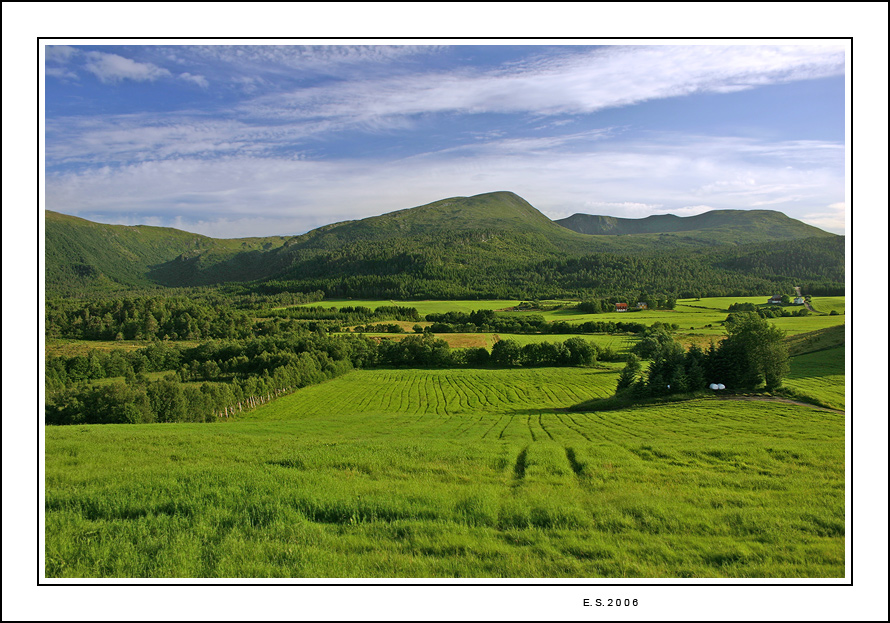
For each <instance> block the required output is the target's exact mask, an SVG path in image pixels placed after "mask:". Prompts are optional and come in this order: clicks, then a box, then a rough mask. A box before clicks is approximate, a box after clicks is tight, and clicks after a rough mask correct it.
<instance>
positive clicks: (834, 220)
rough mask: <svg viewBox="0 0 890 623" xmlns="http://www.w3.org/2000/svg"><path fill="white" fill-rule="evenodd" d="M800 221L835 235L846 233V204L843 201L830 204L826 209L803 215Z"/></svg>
mask: <svg viewBox="0 0 890 623" xmlns="http://www.w3.org/2000/svg"><path fill="white" fill-rule="evenodd" d="M801 220H802V221H804V222H806V223H809V224H810V225H815V226H816V227H821V228H822V229H824V230H827V231H830V232H834V233H836V234H843V233H846V230H847V204H846V203H845V202H843V201H840V202H838V203H832V204H830V205H828V206H827V209H824V210H819V211H816V212H811V213H809V214H804V215H803V216H802V217H801Z"/></svg>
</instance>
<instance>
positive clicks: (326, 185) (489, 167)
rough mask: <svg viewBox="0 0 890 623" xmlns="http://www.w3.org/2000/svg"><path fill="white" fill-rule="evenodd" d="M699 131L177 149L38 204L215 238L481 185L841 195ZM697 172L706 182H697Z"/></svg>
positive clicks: (609, 206)
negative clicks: (208, 153)
mask: <svg viewBox="0 0 890 623" xmlns="http://www.w3.org/2000/svg"><path fill="white" fill-rule="evenodd" d="M702 140H703V139H698V140H696V142H695V143H694V144H693V146H692V147H689V146H684V145H676V146H675V147H674V148H673V149H672V150H671V151H666V150H665V148H664V146H663V145H662V144H660V143H656V144H646V143H634V144H627V145H622V146H620V147H619V146H617V145H613V146H611V147H610V148H609V149H604V150H602V151H586V152H580V153H579V152H578V151H571V152H566V151H560V150H559V149H556V148H554V149H552V150H550V151H548V152H544V151H539V152H526V153H523V152H521V151H515V152H511V153H499V152H486V151H480V152H478V153H465V154H459V155H458V156H457V157H453V155H452V154H448V153H442V154H431V155H429V156H428V157H424V158H405V159H400V160H394V161H388V160H367V159H341V160H338V161H312V160H305V159H304V160H299V159H297V160H295V159H284V158H273V157H246V156H232V157H227V158H219V159H215V160H212V161H210V160H202V159H196V158H177V159H171V160H166V161H154V162H145V163H140V164H134V165H129V166H122V167H117V168H103V169H100V170H89V171H84V172H79V173H67V174H56V175H53V176H51V177H50V178H49V179H48V180H47V205H48V206H50V207H52V206H65V208H66V211H70V212H76V213H87V212H89V213H91V214H98V213H108V214H113V213H114V212H116V211H118V210H120V211H123V212H125V213H139V214H158V215H163V216H164V218H165V219H167V224H170V223H171V222H172V219H173V218H175V217H182V218H183V219H185V221H182V222H188V223H191V224H192V225H191V226H192V228H193V230H197V231H199V232H201V233H208V232H210V231H211V230H212V231H214V233H215V234H216V235H219V233H220V232H222V231H224V230H225V229H226V225H225V224H224V223H234V222H239V223H241V222H242V220H243V219H249V218H250V217H251V215H253V214H262V215H264V216H265V217H266V219H267V220H266V221H265V222H263V224H262V227H260V226H259V224H257V225H255V226H253V227H250V228H248V229H244V228H240V225H239V229H234V228H233V229H231V230H230V231H229V234H228V235H229V236H235V235H239V236H240V235H247V234H246V232H247V231H250V232H252V233H253V234H256V235H259V234H265V235H268V234H278V233H301V232H303V231H306V230H308V229H310V228H313V227H317V226H320V225H323V224H326V223H330V222H334V221H338V220H346V219H353V218H363V217H366V216H372V215H374V214H381V213H384V212H387V211H391V210H396V209H401V208H406V207H412V206H414V205H419V204H422V203H425V202H428V201H434V200H437V199H441V198H444V197H448V196H453V195H455V194H461V195H473V194H477V193H483V192H489V191H493V190H512V191H514V192H517V193H518V194H519V195H521V196H523V197H525V198H526V199H528V200H529V201H530V202H531V203H532V204H533V205H535V206H536V207H538V208H539V209H541V210H542V211H543V212H544V213H545V214H547V215H548V216H550V217H551V218H562V217H565V216H569V215H571V214H573V213H575V212H579V211H580V212H587V213H600V214H609V215H612V216H625V217H631V218H638V217H641V216H645V215H647V214H651V213H655V212H658V213H669V212H670V213H674V214H678V215H684V216H688V215H690V214H697V213H700V212H704V211H707V210H708V209H712V208H720V209H733V208H737V209H750V208H751V207H752V203H753V201H770V200H775V201H774V203H773V204H772V206H773V207H775V209H781V210H782V211H784V212H786V213H787V214H789V215H791V216H794V217H795V218H803V219H804V220H806V219H807V218H809V217H810V216H812V218H814V219H820V218H823V217H822V215H821V214H817V210H815V209H814V206H818V205H821V204H820V203H819V201H820V198H821V197H825V196H829V197H831V196H835V197H842V196H843V174H842V173H840V174H839V173H838V172H837V171H835V170H833V169H825V170H821V171H813V170H810V169H795V168H786V167H775V166H771V165H762V166H752V165H751V163H749V162H747V161H740V160H739V159H738V158H737V157H735V156H734V155H733V154H732V152H731V151H724V156H723V158H722V159H721V160H719V161H714V160H711V159H709V158H708V159H705V160H706V161H703V157H702V156H701V155H700V154H699V152H698V149H699V147H700V144H701V142H702ZM713 143H714V144H713V145H712V146H711V149H709V150H708V151H709V152H720V151H721V150H720V149H719V143H720V140H719V139H713ZM765 147H766V146H765ZM714 176H722V177H717V178H715V177H714ZM708 179H711V180H713V179H716V180H717V181H716V182H714V183H709V184H703V183H702V182H703V180H708ZM332 180H336V183H332ZM721 180H725V181H726V183H725V184H721V183H719V182H720V181H721ZM321 207H323V208H324V209H323V210H321ZM208 213H213V214H214V215H216V219H209V218H208V217H207V214H208ZM217 220H218V222H217V224H216V225H213V226H211V223H213V222H216V221H217ZM808 222H810V221H808ZM266 227H268V229H265V228H266ZM195 228H199V229H195ZM186 229H188V227H186ZM260 230H261V231H260ZM834 231H836V230H834Z"/></svg>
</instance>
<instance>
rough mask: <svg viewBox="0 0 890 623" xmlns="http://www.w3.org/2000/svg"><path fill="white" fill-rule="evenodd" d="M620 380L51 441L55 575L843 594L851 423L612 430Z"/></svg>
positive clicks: (63, 432)
mask: <svg viewBox="0 0 890 623" xmlns="http://www.w3.org/2000/svg"><path fill="white" fill-rule="evenodd" d="M616 377H617V372H616V371H613V370H598V369H584V368H541V369H516V370H487V369H486V370H472V369H468V370H366V371H355V372H352V373H349V374H347V375H344V376H342V377H339V378H337V379H333V380H331V381H328V382H325V383H322V384H320V385H316V386H312V387H308V388H304V389H302V390H299V391H297V392H295V393H293V394H290V395H288V396H287V397H284V398H280V399H278V400H276V401H273V402H272V403H270V404H269V405H267V406H265V407H262V408H259V409H257V410H256V411H254V412H252V413H251V414H250V417H249V419H248V418H244V419H241V420H238V421H233V422H228V423H219V424H196V425H193V424H171V425H105V426H69V427H49V428H47V429H46V503H45V508H46V533H45V534H46V550H45V551H46V575H47V576H48V577H138V578H143V577H190V578H202V577H210V578H226V577H227V578H238V577H378V578H426V577H444V578H452V577H502V578H513V577H515V578H551V577H552V578H598V577H622V578H634V577H666V578H683V577H702V578H711V577H715V578H716V577H730V578H731V577H756V578H776V577H790V578H798V577H801V578H819V577H843V576H844V573H845V569H844V543H845V519H844V484H845V483H844V416H843V415H842V414H837V413H833V412H830V411H824V410H818V409H814V408H808V407H803V406H798V405H792V404H785V403H770V402H758V401H732V400H720V401H717V400H714V399H701V400H695V401H689V402H685V403H675V404H666V405H659V406H655V407H639V408H632V409H627V410H622V411H613V412H603V413H575V412H567V411H563V410H562V408H563V407H567V406H570V405H572V404H576V403H577V402H580V401H582V400H585V399H588V398H591V397H595V396H605V395H608V394H610V393H611V392H612V390H613V389H614V384H615V380H616Z"/></svg>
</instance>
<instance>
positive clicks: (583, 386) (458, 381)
mask: <svg viewBox="0 0 890 623" xmlns="http://www.w3.org/2000/svg"><path fill="white" fill-rule="evenodd" d="M616 380H617V373H616V371H615V370H614V369H613V368H603V369H600V368H532V369H514V370H498V369H445V370H436V369H410V370H379V369H378V370H356V371H354V372H350V373H349V374H347V375H346V376H345V377H343V378H341V379H337V380H335V381H332V382H327V383H322V384H320V385H317V386H314V387H306V388H304V389H302V390H300V391H298V392H296V393H294V394H292V395H290V396H286V397H284V398H281V399H279V400H276V401H275V402H274V403H273V404H270V405H268V406H267V407H264V408H263V409H261V410H259V411H256V412H254V413H252V414H250V415H249V416H247V417H249V418H251V419H262V420H278V419H291V418H295V417H304V416H308V417H312V416H317V415H328V416H339V415H348V414H355V413H360V414H368V413H387V412H389V413H400V414H410V415H423V414H436V415H456V414H464V413H481V414H496V413H510V412H513V411H515V410H516V409H554V408H563V407H568V406H571V405H573V404H576V403H578V402H581V401H582V400H586V399H588V398H590V397H606V396H608V395H611V394H612V392H613V391H614V389H615V383H616Z"/></svg>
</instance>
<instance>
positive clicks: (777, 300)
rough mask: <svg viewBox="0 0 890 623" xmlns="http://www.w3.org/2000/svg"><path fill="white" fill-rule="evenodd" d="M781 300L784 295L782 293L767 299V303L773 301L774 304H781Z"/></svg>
mask: <svg viewBox="0 0 890 623" xmlns="http://www.w3.org/2000/svg"><path fill="white" fill-rule="evenodd" d="M781 302H782V296H781V295H780V294H776V295H774V296H773V298H771V299H770V300H768V301H767V303H771V304H773V305H779V304H780V303H781Z"/></svg>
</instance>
